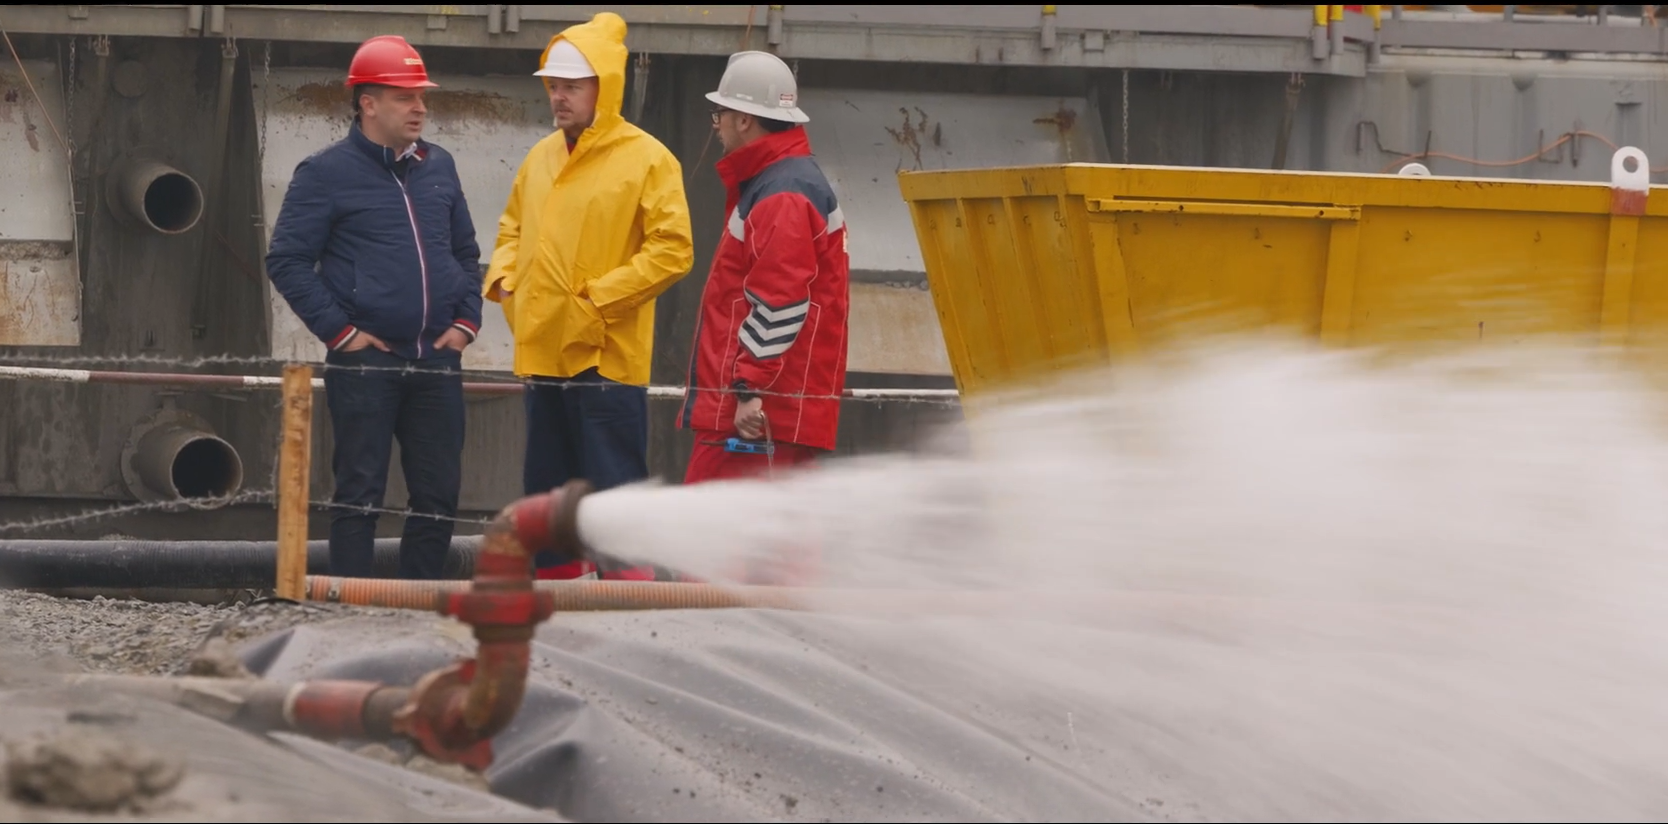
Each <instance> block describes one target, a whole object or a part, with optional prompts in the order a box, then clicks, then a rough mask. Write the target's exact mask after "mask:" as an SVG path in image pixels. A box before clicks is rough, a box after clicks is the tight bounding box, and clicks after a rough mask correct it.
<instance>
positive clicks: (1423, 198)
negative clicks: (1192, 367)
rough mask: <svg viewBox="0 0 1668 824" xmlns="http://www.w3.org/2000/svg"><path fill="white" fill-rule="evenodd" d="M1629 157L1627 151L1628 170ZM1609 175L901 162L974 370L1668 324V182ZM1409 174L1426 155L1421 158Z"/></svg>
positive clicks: (1005, 372)
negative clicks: (1289, 338)
mask: <svg viewBox="0 0 1668 824" xmlns="http://www.w3.org/2000/svg"><path fill="white" fill-rule="evenodd" d="M1629 166H1632V168H1631V169H1630V168H1628V167H1629ZM1648 169H1649V165H1648V162H1647V159H1646V158H1645V156H1644V153H1643V152H1640V151H1639V150H1638V149H1635V148H1633V147H1624V148H1622V149H1621V150H1619V151H1618V152H1617V153H1616V156H1615V157H1614V158H1612V182H1611V183H1609V184H1602V183H1564V182H1558V183H1553V182H1529V181H1512V180H1501V179H1486V178H1444V177H1432V176H1429V173H1428V172H1426V171H1424V169H1423V167H1422V166H1419V164H1410V165H1409V167H1408V168H1406V169H1404V170H1403V173H1402V174H1400V175H1373V174H1334V173H1317V172H1276V171H1254V170H1228V169H1203V168H1175V167H1154V166H1116V165H1098V164H1068V165H1057V166H1035V167H1021V168H1001V169H974V170H958V171H931V172H904V173H901V174H900V175H899V184H900V187H901V189H902V191H903V197H904V199H905V200H906V201H908V203H909V206H910V211H911V215H912V216H913V219H914V223H915V231H916V235H917V237H918V238H919V240H920V244H921V253H922V258H923V263H924V264H925V268H926V273H927V279H928V283H929V286H930V288H931V290H932V295H933V301H934V303H935V305H936V307H937V310H938V317H939V322H940V324H941V326H942V328H943V333H944V340H945V344H946V346H947V347H948V351H949V357H950V363H951V365H952V368H953V371H954V373H955V377H956V381H957V384H958V385H959V387H960V389H961V391H962V392H963V393H964V394H970V395H971V394H976V393H978V392H979V391H980V390H981V389H984V388H987V387H989V386H992V385H995V384H1002V383H1008V382H1010V381H1015V380H1024V379H1026V378H1028V377H1042V376H1045V375H1046V374H1047V373H1050V372H1054V371H1058V370H1060V369H1062V368H1069V367H1073V366H1080V365H1086V364H1094V363H1105V362H1107V361H1108V360H1111V359H1113V358H1116V357H1119V356H1120V355H1126V354H1131V353H1136V352H1139V351H1140V350H1142V349H1143V348H1145V347H1148V346H1151V345H1154V344H1156V343H1162V342H1169V341H1173V340H1175V339H1176V338H1177V337H1189V336H1195V335H1198V334H1200V333H1202V332H1204V331H1210V332H1223V331H1234V330H1242V329H1247V328H1261V329H1267V328H1270V327H1278V328H1285V329H1290V330H1293V331H1296V332H1298V333H1300V334H1303V335H1307V336H1313V337H1317V338H1319V339H1321V340H1322V341H1325V342H1327V343H1330V344H1340V345H1390V346H1392V347H1395V346H1404V345H1411V344H1435V345H1440V344H1444V343H1446V344H1454V343H1462V342H1475V341H1478V340H1483V341H1494V342H1499V341H1507V342H1510V341H1519V340H1523V339H1524V338H1525V337H1527V336H1531V335H1537V334H1543V333H1554V334H1566V335H1569V334H1573V335H1575V336H1577V339H1586V338H1589V337H1590V338H1592V339H1595V340H1596V339H1603V340H1605V341H1607V342H1612V343H1622V342H1628V343H1632V344H1636V345H1637V344H1645V343H1652V342H1660V341H1662V340H1665V339H1668V335H1665V334H1664V333H1665V332H1668V198H1664V197H1662V196H1658V197H1656V198H1654V199H1653V198H1650V186H1649V177H1648ZM1410 172H1411V173H1412V174H1410Z"/></svg>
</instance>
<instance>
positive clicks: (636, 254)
mask: <svg viewBox="0 0 1668 824" xmlns="http://www.w3.org/2000/svg"><path fill="white" fill-rule="evenodd" d="M625 34H626V24H625V21H624V20H623V19H621V18H620V16H619V15H616V14H613V13H611V12H603V13H601V14H598V15H596V16H594V17H592V18H591V20H590V21H589V22H587V23H581V24H579V25H576V26H571V27H569V28H568V29H567V30H565V31H563V32H562V33H561V34H559V35H557V36H556V37H554V38H551V40H550V43H549V44H548V45H547V46H546V47H545V52H546V53H547V54H548V53H549V50H550V47H551V46H554V45H556V43H557V41H558V40H563V39H566V40H568V41H569V42H571V43H573V45H574V46H575V47H576V48H578V49H579V51H580V53H581V54H584V55H585V59H586V60H588V61H590V63H591V66H592V68H594V69H596V72H597V76H598V77H597V80H598V92H597V110H596V119H595V120H594V121H593V122H592V123H591V126H590V128H587V129H586V130H585V131H584V132H583V133H582V134H581V135H580V136H579V141H578V143H577V144H575V145H574V148H573V151H572V152H571V153H570V152H569V151H568V144H567V139H566V138H565V137H564V136H563V134H562V132H561V131H560V130H558V131H556V132H555V133H554V134H551V135H550V136H549V137H546V138H545V139H543V140H541V141H539V142H538V144H536V145H534V146H533V149H532V151H530V152H528V153H527V157H526V158H525V159H524V160H523V161H522V163H521V168H520V169H519V170H518V171H517V172H516V178H515V184H514V186H513V187H512V188H511V190H510V198H509V201H508V202H507V203H506V204H505V205H504V213H503V215H502V216H501V217H500V218H499V219H498V245H497V247H496V248H495V249H494V250H493V253H492V263H491V265H490V267H489V268H488V270H487V276H486V279H485V283H484V285H483V286H484V288H483V294H484V296H485V297H486V299H488V300H491V301H495V302H497V303H499V304H500V305H502V307H503V309H504V318H505V320H506V321H508V323H509V326H510V331H511V333H512V334H513V335H514V336H515V372H516V374H517V375H521V376H523V377H527V376H541V377H553V378H568V377H572V376H574V375H577V374H579V373H580V372H583V371H585V370H586V369H589V368H591V367H593V366H595V367H597V371H598V372H599V373H600V374H601V375H602V376H603V377H605V378H608V379H610V380H615V381H620V382H621V383H629V384H634V385H638V386H644V385H647V384H648V382H649V364H650V361H651V359H652V357H653V354H654V300H655V298H657V297H659V296H660V295H661V293H663V292H665V291H666V290H667V289H668V288H670V287H671V285H672V284H674V283H676V282H677V281H678V279H679V278H682V277H683V276H684V275H685V274H688V272H689V269H690V267H691V266H692V265H694V262H695V244H694V239H693V237H692V233H691V230H690V226H689V201H688V199H687V198H686V197H685V195H684V188H683V167H682V166H681V165H680V164H679V163H678V160H677V158H676V157H674V156H673V155H672V153H671V151H669V150H668V149H667V148H666V147H665V146H664V145H662V144H661V143H660V141H658V140H656V139H655V138H654V137H653V136H651V135H650V134H648V133H647V132H645V131H643V130H642V129H639V128H637V127H636V126H634V125H632V124H630V123H628V122H626V120H625V118H623V117H621V116H620V110H621V106H622V104H623V102H624V100H625V68H626V58H627V52H626V47H625ZM539 62H540V64H541V65H542V64H543V62H544V57H543V56H542V55H541V56H540V58H539Z"/></svg>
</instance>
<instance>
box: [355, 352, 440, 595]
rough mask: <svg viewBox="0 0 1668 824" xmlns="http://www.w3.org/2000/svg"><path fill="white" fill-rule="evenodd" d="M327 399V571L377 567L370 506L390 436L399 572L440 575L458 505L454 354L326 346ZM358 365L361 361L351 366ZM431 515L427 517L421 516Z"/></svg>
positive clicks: (361, 573) (380, 488)
mask: <svg viewBox="0 0 1668 824" xmlns="http://www.w3.org/2000/svg"><path fill="white" fill-rule="evenodd" d="M325 363H326V364H327V365H328V366H329V367H335V368H327V369H326V370H325V373H324V391H325V401H326V403H328V404H329V407H330V425H331V428H332V429H333V431H334V435H335V443H336V449H335V454H334V455H333V456H332V458H331V468H332V469H333V470H334V472H335V476H336V493H335V495H333V496H332V497H331V502H332V503H333V504H335V506H333V507H332V508H331V516H330V574H332V575H340V576H345V577H351V578H369V577H372V575H373V568H372V561H373V559H374V557H375V554H374V553H375V549H374V546H375V545H374V541H375V539H376V522H377V513H376V512H365V511H362V510H361V511H355V508H356V507H375V508H379V509H380V508H382V506H383V495H384V493H385V492H386V491H387V487H388V464H389V459H390V457H391V456H392V454H393V443H394V441H395V440H396V439H398V440H399V443H400V464H401V466H402V467H403V468H404V469H405V485H406V490H407V492H408V493H409V497H408V499H407V502H406V506H407V508H408V509H409V510H411V514H409V515H407V516H406V519H405V533H404V535H403V536H402V537H401V540H400V571H399V576H400V577H401V578H416V579H429V580H433V579H438V578H440V577H441V576H442V575H443V574H444V572H445V564H446V552H447V550H448V549H449V548H450V546H451V543H452V527H453V521H452V519H453V518H455V517H456V516H457V513H458V486H459V485H460V483H461V482H462V474H463V473H462V463H463V374H462V372H461V371H460V370H461V366H462V364H461V360H460V356H459V355H458V354H457V353H449V354H447V355H444V356H437V357H433V358H429V359H427V360H422V361H407V360H405V359H403V358H400V357H397V356H395V355H391V354H388V353H386V352H383V351H381V350H379V349H376V348H374V347H366V348H364V349H360V350H359V351H357V352H347V353H340V352H331V353H330V354H329V355H328V356H326V359H325ZM354 367H367V368H368V369H367V371H356V370H355V369H354ZM425 516H428V517H425Z"/></svg>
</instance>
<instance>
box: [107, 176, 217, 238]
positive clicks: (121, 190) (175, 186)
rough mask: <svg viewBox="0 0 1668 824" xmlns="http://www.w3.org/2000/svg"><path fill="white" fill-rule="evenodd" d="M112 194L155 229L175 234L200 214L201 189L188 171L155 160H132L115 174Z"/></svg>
mask: <svg viewBox="0 0 1668 824" xmlns="http://www.w3.org/2000/svg"><path fill="white" fill-rule="evenodd" d="M115 182H116V192H115V193H114V194H115V197H114V198H112V200H114V201H115V202H116V203H119V204H121V207H122V209H123V210H125V211H126V213H127V215H128V216H129V217H131V218H133V219H134V220H135V221H138V222H139V223H140V224H141V225H143V226H145V227H146V228H149V229H150V230H152V231H154V232H160V233H162V234H165V235H177V234H181V233H183V232H187V231H190V229H191V228H192V227H193V226H196V225H197V221H198V220H201V219H202V217H203V190H202V187H200V186H198V185H197V181H196V180H193V179H192V178H191V176H190V175H188V174H186V173H184V172H182V171H180V170H178V169H176V168H174V167H172V166H169V165H168V164H166V163H161V162H159V161H155V160H147V159H140V160H132V161H129V162H128V163H127V164H126V165H125V166H124V167H123V168H121V169H120V170H119V171H118V172H117V173H116V177H115Z"/></svg>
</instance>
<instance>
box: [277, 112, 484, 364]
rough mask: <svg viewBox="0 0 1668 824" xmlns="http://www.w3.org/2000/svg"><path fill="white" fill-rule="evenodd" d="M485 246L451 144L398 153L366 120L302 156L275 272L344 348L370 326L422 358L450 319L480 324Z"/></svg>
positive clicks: (283, 219) (420, 145)
mask: <svg viewBox="0 0 1668 824" xmlns="http://www.w3.org/2000/svg"><path fill="white" fill-rule="evenodd" d="M402 177H403V179H402ZM480 257H481V249H480V246H478V245H477V244H476V242H475V224H474V222H473V221H472V220H470V217H469V205H468V203H466V202H465V200H464V197H463V185H462V183H460V182H459V180H458V172H457V165H456V164H455V163H454V162H453V161H452V156H451V154H449V153H448V152H447V151H446V150H445V149H442V148H440V147H439V146H436V145H434V144H432V143H427V142H424V141H421V140H419V141H418V142H417V145H416V147H415V151H414V152H413V153H411V154H410V155H408V156H407V157H406V158H404V159H402V158H396V157H395V153H394V150H392V149H389V148H386V147H383V146H380V145H378V144H376V143H373V142H371V140H370V138H367V137H366V136H365V134H364V132H362V131H360V130H359V126H358V124H357V123H355V124H354V125H353V126H352V127H351V128H349V130H348V136H347V137H346V138H343V139H342V140H339V141H337V142H335V143H333V144H331V145H330V146H327V147H325V148H324V149H321V150H320V151H318V152H316V153H315V154H313V155H312V156H311V157H309V158H307V159H306V160H303V161H301V163H300V164H299V165H297V166H296V167H295V175H294V176H293V177H291V178H290V187H289V191H288V192H287V193H286V194H285V195H284V206H283V208H282V209H281V210H280V211H279V213H278V222H277V224H276V225H275V226H273V228H272V242H271V245H270V247H269V248H268V251H267V255H266V271H267V276H268V277H270V278H272V284H273V286H274V287H275V288H276V289H277V290H278V292H279V294H282V295H283V296H284V300H286V301H288V302H289V305H290V308H291V309H292V310H294V311H295V314H296V316H298V317H300V318H301V321H302V322H303V323H305V324H307V328H308V329H309V330H310V331H311V332H312V333H313V334H314V335H316V336H318V338H319V340H322V341H324V342H325V345H326V346H329V347H330V348H331V349H332V350H337V349H341V348H342V347H343V346H346V345H347V344H348V343H349V342H350V341H352V340H353V338H354V337H355V336H356V335H357V334H358V333H359V331H360V330H364V331H366V332H369V333H371V334H372V335H375V336H377V337H378V338H381V339H382V341H383V342H385V343H387V344H388V346H389V348H390V349H392V350H393V351H394V353H395V354H397V355H399V356H401V357H404V358H406V359H408V360H415V359H422V358H426V357H430V356H432V355H434V353H435V340H436V339H438V338H439V337H440V336H441V335H443V334H445V332H446V330H447V329H451V328H454V327H455V328H457V329H459V330H462V331H463V332H464V333H465V334H467V335H468V336H469V339H470V340H471V341H473V340H474V339H475V336H476V335H477V334H478V333H479V331H480V328H481V263H480Z"/></svg>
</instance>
